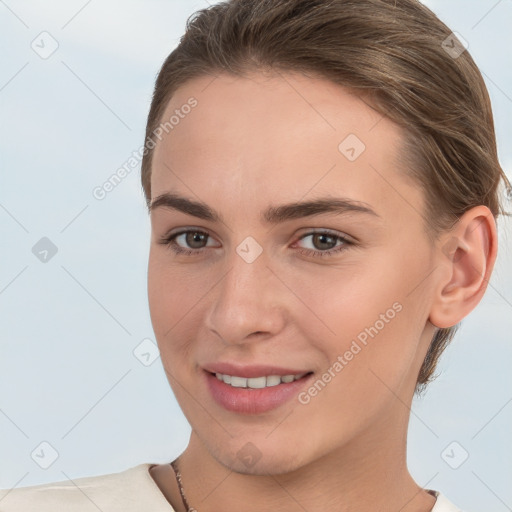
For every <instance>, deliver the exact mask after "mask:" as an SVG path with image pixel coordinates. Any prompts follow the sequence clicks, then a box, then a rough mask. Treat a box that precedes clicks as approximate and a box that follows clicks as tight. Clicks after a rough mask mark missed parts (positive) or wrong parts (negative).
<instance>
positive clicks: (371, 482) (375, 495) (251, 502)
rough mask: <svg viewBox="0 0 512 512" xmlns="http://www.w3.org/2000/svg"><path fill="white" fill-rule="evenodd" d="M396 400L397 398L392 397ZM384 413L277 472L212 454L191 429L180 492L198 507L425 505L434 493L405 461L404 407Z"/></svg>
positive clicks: (206, 510) (314, 510) (284, 510)
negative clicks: (239, 467) (242, 469)
mask: <svg viewBox="0 0 512 512" xmlns="http://www.w3.org/2000/svg"><path fill="white" fill-rule="evenodd" d="M397 402H398V401H397ZM401 408H402V410H401V411H400V422H399V423H398V424H397V422H396V417H397V416H396V413H397V411H394V412H395V415H394V421H393V422H390V421H389V418H388V421H387V424H386V420H384V422H383V423H384V424H382V425H380V426H379V428H375V425H373V426H372V428H371V430H370V429H369V430H368V431H366V432H362V433H360V434H359V436H358V438H357V439H352V440H351V441H350V443H349V444H346V445H344V446H340V447H338V448H337V449H335V450H332V451H331V452H330V453H328V454H325V455H324V456H322V457H319V458H317V459H315V460H313V461H312V462H310V463H309V464H307V465H303V466H301V467H300V468H298V469H296V470H293V471H291V472H288V473H283V474H273V475H272V474H266V475H250V474H240V473H235V472H233V471H231V470H230V469H229V468H227V467H226V466H224V465H223V464H221V463H220V462H219V461H218V460H216V459H215V458H214V457H212V455H211V454H210V453H209V451H208V450H207V449H206V448H205V446H204V444H203V443H202V441H201V440H200V439H199V437H198V436H197V435H196V433H195V432H194V431H192V433H191V436H190V441H189V444H188V446H187V448H186V450H185V451H184V452H183V453H182V454H181V455H180V457H179V461H178V462H179V467H180V471H181V474H182V482H183V486H184V490H185V494H186V497H187V500H188V502H189V504H190V506H191V507H194V508H195V509H197V510H198V512H217V511H218V510H225V511H230V510H244V511H246V512H259V511H261V510H279V511H280V512H292V511H296V510H298V509H299V508H302V509H303V510H307V511H308V512H320V511H322V512H323V511H325V510H336V511H338V512H349V511H353V510H359V511H374V510H381V511H396V510H400V511H401V512H430V511H431V510H432V507H433V506H434V504H435V498H434V496H432V495H431V494H429V493H427V492H426V491H425V490H423V489H422V488H421V487H419V486H418V485H417V484H416V483H415V482H414V480H413V478H412V477H411V475H410V474H409V472H408V469H407V463H406V444H407V442H406V441H407V439H406V436H407V425H408V418H409V414H408V413H409V411H408V409H407V408H406V407H404V405H403V404H401Z"/></svg>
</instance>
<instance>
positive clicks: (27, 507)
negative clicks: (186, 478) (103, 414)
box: [0, 463, 172, 512]
mask: <svg viewBox="0 0 512 512" xmlns="http://www.w3.org/2000/svg"><path fill="white" fill-rule="evenodd" d="M151 466H153V464H151V463H144V464H139V465H137V466H133V467H130V468H128V469H125V470H124V471H120V472H118V473H109V474H103V475H97V476H88V477H81V478H75V479H70V480H63V481H58V482H51V483H47V484H40V485H32V486H28V487H17V488H14V489H1V490H0V511H1V512H15V511H16V512H36V511H37V512H50V511H51V512H61V511H62V512H64V511H66V512H67V511H73V512H98V510H102V511H103V512H121V511H122V512H132V511H133V512H135V511H139V510H141V511H142V510H144V509H145V507H147V506H148V504H150V505H151V506H152V507H154V508H152V510H155V511H160V510H163V511H166V512H168V511H170V510H172V509H170V508H169V504H168V503H167V501H166V500H165V498H164V497H163V495H162V494H161V493H160V492H159V490H158V487H157V486H156V484H155V482H154V481H153V480H152V478H151V476H150V474H149V468H150V467H151ZM151 506H150V509H151Z"/></svg>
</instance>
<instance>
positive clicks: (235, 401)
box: [203, 370, 314, 415]
mask: <svg viewBox="0 0 512 512" xmlns="http://www.w3.org/2000/svg"><path fill="white" fill-rule="evenodd" d="M203 374H204V377H205V380H206V387H207V389H208V391H209V393H210V395H211V397H212V398H213V400H214V401H215V402H216V403H217V404H218V405H220V406H222V407H223V408H224V409H226V410H228V411H230V412H235V413H238V414H253V415H254V414H262V413H265V412H268V411H271V410H273V409H276V408H278V407H280V406H282V405H284V404H285V403H286V402H288V401H289V400H291V399H292V398H293V397H294V396H298V394H299V393H300V391H301V390H302V389H303V388H304V387H305V386H306V385H308V384H309V382H310V381H311V380H312V378H313V375H314V373H313V372H312V371H310V372H305V373H304V372H302V373H296V374H283V375H275V374H274V375H264V374H263V375H260V376H254V377H243V376H240V375H230V374H224V373H220V372H212V371H208V370H204V371H203Z"/></svg>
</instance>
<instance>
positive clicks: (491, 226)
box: [429, 205, 498, 328]
mask: <svg viewBox="0 0 512 512" xmlns="http://www.w3.org/2000/svg"><path fill="white" fill-rule="evenodd" d="M497 252H498V237H497V233H496V222H495V220H494V216H493V215H492V212H491V211H490V210H489V208H487V207H486V206H483V205H479V206H475V207H474V208H472V209H471V210H468V211H467V212H466V213H464V215H463V216H462V217H461V218H460V219H459V221H458V222H457V224H456V225H455V227H453V228H452V229H451V230H450V231H449V232H448V233H445V234H443V236H442V237H441V238H440V241H439V250H438V253H437V254H436V260H437V264H438V265H439V266H440V267H442V270H443V278H442V279H440V280H439V282H438V283H437V285H436V288H435V296H434V297H433V301H432V306H431V311H430V316H429V320H430V322H431V323H433V324H434V325H435V326H436V327H439V328H447V327H452V326H453V325H455V324H457V323H458V322H460V321H461V320H462V319H463V318H464V317H465V316H467V315H468V314H469V313H470V312H471V311H472V310H473V309H474V308H475V307H476V305H477V304H478V303H479V302H480V300H481V298H482V297H483V295H484V293H485V290H486V288H487V284H488V282H489V279H490V276H491V273H492V269H493V267H494V262H495V261H496V255H497Z"/></svg>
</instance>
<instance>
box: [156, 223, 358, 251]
mask: <svg viewBox="0 0 512 512" xmlns="http://www.w3.org/2000/svg"><path fill="white" fill-rule="evenodd" d="M187 233H199V234H201V235H207V236H209V235H208V233H206V232H205V231H200V230H197V229H186V230H183V231H179V232H178V233H173V234H172V235H167V236H164V237H163V238H161V239H160V240H159V242H158V243H160V244H162V245H166V246H168V247H169V248H170V249H171V250H172V251H173V252H174V253H175V254H182V255H184V256H194V255H197V254H199V253H201V252H204V250H205V249H206V247H201V248H200V249H183V248H182V247H180V246H179V245H178V244H177V243H176V238H177V237H178V236H180V235H184V234H187ZM311 235H327V236H329V237H331V238H334V239H336V240H339V241H341V242H343V244H342V245H340V246H338V247H337V248H334V249H329V250H326V251H315V250H312V249H297V251H298V252H299V253H300V254H304V255H306V256H313V257H321V258H325V257H328V256H334V255H335V254H338V253H340V252H342V251H344V250H345V249H347V248H348V246H351V245H354V242H352V241H351V240H349V239H348V238H346V237H344V236H341V235H336V234H334V233H330V232H329V231H311V232H309V233H306V234H305V235H303V236H301V237H300V238H299V240H302V239H303V238H306V237H308V236H311Z"/></svg>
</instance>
